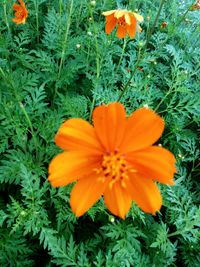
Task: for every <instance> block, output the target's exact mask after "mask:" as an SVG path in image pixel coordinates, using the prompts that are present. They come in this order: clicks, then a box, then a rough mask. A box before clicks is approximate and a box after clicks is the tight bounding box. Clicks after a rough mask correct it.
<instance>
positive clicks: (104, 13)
mask: <svg viewBox="0 0 200 267" xmlns="http://www.w3.org/2000/svg"><path fill="white" fill-rule="evenodd" d="M115 11H116V9H115V10H109V11H105V12H103V13H102V15H104V16H109V15H112V14H114V13H115Z"/></svg>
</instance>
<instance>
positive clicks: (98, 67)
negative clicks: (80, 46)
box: [89, 6, 101, 121]
mask: <svg viewBox="0 0 200 267" xmlns="http://www.w3.org/2000/svg"><path fill="white" fill-rule="evenodd" d="M89 11H90V16H91V19H92V20H91V21H92V23H93V29H94V38H95V48H96V81H95V89H94V90H96V88H97V84H98V80H99V76H100V69H101V68H100V56H99V46H98V40H97V28H96V25H95V23H94V16H93V11H92V9H91V6H89ZM95 102H96V99H95V97H93V99H92V104H91V108H90V117H89V120H90V121H91V120H92V112H93V109H94V106H95Z"/></svg>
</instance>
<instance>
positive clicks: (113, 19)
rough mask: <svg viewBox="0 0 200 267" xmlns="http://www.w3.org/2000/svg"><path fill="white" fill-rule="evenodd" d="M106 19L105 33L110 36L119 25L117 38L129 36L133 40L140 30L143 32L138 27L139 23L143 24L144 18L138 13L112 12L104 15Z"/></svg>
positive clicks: (119, 10)
mask: <svg viewBox="0 0 200 267" xmlns="http://www.w3.org/2000/svg"><path fill="white" fill-rule="evenodd" d="M102 14H103V15H104V16H105V17H106V27H105V32H106V33H107V34H110V33H111V32H112V30H113V29H114V28H115V26H116V25H117V37H119V38H124V37H125V36H126V34H128V35H129V36H130V37H131V38H133V37H134V36H135V34H136V31H137V30H138V31H139V32H141V30H142V29H141V28H140V26H139V25H138V21H139V22H142V21H143V17H142V16H141V15H139V14H137V13H134V12H131V11H127V10H121V9H118V10H110V11H106V12H103V13H102Z"/></svg>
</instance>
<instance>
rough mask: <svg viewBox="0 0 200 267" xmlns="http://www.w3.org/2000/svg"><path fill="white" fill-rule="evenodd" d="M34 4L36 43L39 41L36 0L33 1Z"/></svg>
mask: <svg viewBox="0 0 200 267" xmlns="http://www.w3.org/2000/svg"><path fill="white" fill-rule="evenodd" d="M34 6H35V21H36V36H37V43H39V19H38V1H37V0H35V1H34Z"/></svg>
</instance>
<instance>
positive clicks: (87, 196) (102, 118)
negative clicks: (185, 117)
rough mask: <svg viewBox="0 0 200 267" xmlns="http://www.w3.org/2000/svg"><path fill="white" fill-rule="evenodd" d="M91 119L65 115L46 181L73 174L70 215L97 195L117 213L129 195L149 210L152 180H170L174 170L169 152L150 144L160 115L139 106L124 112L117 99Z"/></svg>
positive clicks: (155, 202) (153, 201)
mask: <svg viewBox="0 0 200 267" xmlns="http://www.w3.org/2000/svg"><path fill="white" fill-rule="evenodd" d="M93 124H94V126H92V125H91V124H89V123H88V122H87V121H84V120H82V119H69V120H67V121H66V122H64V123H63V124H62V125H61V127H60V129H59V131H58V133H57V134H56V137H55V142H56V144H57V145H58V146H59V147H61V148H62V149H64V152H62V153H61V154H59V155H57V156H56V157H55V158H54V159H53V160H52V161H51V163H50V166H49V177H48V179H49V181H50V183H51V184H52V186H54V187H56V186H64V185H67V184H70V183H72V182H74V181H77V180H78V181H77V183H76V184H75V185H74V187H73V189H72V192H71V198H70V204H71V208H72V210H73V212H74V213H75V214H76V216H81V215H83V214H84V213H85V212H86V211H87V210H88V209H89V208H90V207H91V206H92V205H94V203H95V202H97V201H98V199H99V198H100V197H101V196H102V195H104V200H105V204H106V206H107V207H108V209H109V210H110V211H111V212H112V213H113V214H115V215H117V216H119V217H121V218H124V217H125V215H126V213H127V212H128V211H129V209H130V206H131V202H132V201H134V202H136V203H137V204H138V206H139V207H140V208H141V209H142V210H143V211H145V212H149V213H152V214H155V212H156V211H157V210H159V209H160V207H161V205H162V198H161V194H160V191H159V189H158V187H157V186H156V184H155V181H159V182H160V183H163V184H168V185H173V184H174V182H173V175H174V173H175V172H176V169H175V166H174V164H175V158H174V156H173V154H172V153H171V152H169V151H168V150H166V149H165V148H162V147H159V146H153V145H152V144H153V143H155V142H156V141H157V140H158V138H159V137H160V136H161V134H162V132H163V129H164V122H163V120H162V119H161V117H160V116H158V115H157V114H156V113H155V112H154V111H153V110H151V109H148V108H140V109H138V110H136V111H135V112H133V113H132V114H131V116H130V117H129V118H126V112H125V109H124V107H123V105H122V104H120V103H117V102H115V103H111V104H109V105H107V106H106V105H102V106H99V107H97V108H95V110H94V112H93Z"/></svg>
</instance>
